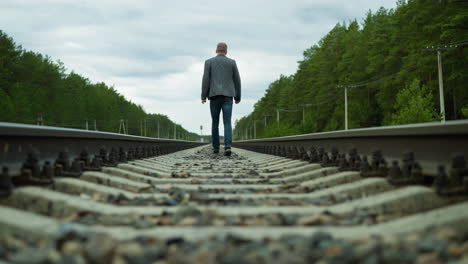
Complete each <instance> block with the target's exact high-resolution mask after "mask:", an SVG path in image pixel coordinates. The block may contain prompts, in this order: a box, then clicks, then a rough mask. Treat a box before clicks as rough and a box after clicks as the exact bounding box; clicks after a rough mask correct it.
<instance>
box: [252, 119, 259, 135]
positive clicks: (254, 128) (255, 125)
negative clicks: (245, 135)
mask: <svg viewBox="0 0 468 264" xmlns="http://www.w3.org/2000/svg"><path fill="white" fill-rule="evenodd" d="M253 122H254V127H253V130H254V131H253V132H254V133H253V134H254V139H257V122H260V120H254V121H253Z"/></svg>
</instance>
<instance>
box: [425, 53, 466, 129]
mask: <svg viewBox="0 0 468 264" xmlns="http://www.w3.org/2000/svg"><path fill="white" fill-rule="evenodd" d="M456 48H458V45H445V46H438V47H437V46H431V47H426V48H425V50H428V51H437V71H438V75H439V103H440V116H441V117H442V123H443V122H445V98H444V80H443V74H442V51H445V50H451V49H456Z"/></svg>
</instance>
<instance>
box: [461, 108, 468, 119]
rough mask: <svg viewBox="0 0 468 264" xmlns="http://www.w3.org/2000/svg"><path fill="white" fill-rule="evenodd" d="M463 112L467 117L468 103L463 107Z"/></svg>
mask: <svg viewBox="0 0 468 264" xmlns="http://www.w3.org/2000/svg"><path fill="white" fill-rule="evenodd" d="M461 111H462V114H463V116H464V117H465V118H468V105H467V106H465V107H463V108H462V110H461Z"/></svg>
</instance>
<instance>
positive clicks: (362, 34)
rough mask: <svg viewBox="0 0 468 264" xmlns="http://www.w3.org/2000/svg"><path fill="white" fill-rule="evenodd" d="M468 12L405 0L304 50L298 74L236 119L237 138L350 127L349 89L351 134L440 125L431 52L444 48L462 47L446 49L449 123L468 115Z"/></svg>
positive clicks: (429, 0)
mask: <svg viewBox="0 0 468 264" xmlns="http://www.w3.org/2000/svg"><path fill="white" fill-rule="evenodd" d="M467 8H468V2H466V1H455V0H454V1H450V0H441V1H434V0H409V1H407V2H406V1H404V0H400V1H398V2H397V7H396V8H395V9H385V8H380V9H379V10H378V11H377V12H375V13H373V12H371V11H369V12H368V14H367V16H366V17H365V19H364V21H363V22H362V23H358V22H357V21H356V20H355V21H351V22H349V23H348V24H337V25H336V26H335V27H334V28H333V29H332V30H331V31H330V32H329V33H328V34H327V35H326V36H325V37H323V38H322V39H321V40H320V41H319V43H318V44H317V45H314V46H312V47H310V48H309V49H307V50H306V51H304V59H303V60H302V61H300V62H299V65H298V69H297V71H296V73H295V74H293V75H291V76H280V77H279V79H278V80H276V81H274V82H273V83H271V84H270V85H269V87H268V89H267V90H266V93H265V95H264V96H263V98H261V99H260V100H259V101H258V102H257V103H256V104H255V106H254V111H253V112H252V113H251V114H250V115H248V116H245V117H243V118H241V119H240V120H238V121H237V123H236V126H235V130H234V136H235V138H237V139H244V138H253V137H254V136H255V134H256V137H257V138H261V137H273V136H285V135H293V134H303V133H312V132H321V131H331V130H340V129H344V128H345V96H344V92H345V89H344V88H343V87H348V88H347V89H346V90H347V95H348V127H349V128H361V127H373V126H382V125H394V124H403V123H416V122H427V121H436V120H440V119H441V117H442V116H441V115H440V114H439V112H440V108H439V85H438V70H437V68H438V67H437V51H435V50H433V49H427V46H431V47H432V46H435V47H440V45H441V44H457V47H454V46H452V47H448V48H447V49H445V47H444V49H443V50H442V51H441V53H442V56H441V58H442V65H443V80H444V89H445V92H444V95H445V116H446V119H447V120H451V119H461V118H463V116H465V117H468V89H467V84H468V72H467V71H468V60H467V58H468V56H467V55H468V54H467V49H466V47H467V46H466V45H467V44H468V34H467V33H468V32H467V30H468V27H467V25H468V15H467V12H466V10H468V9H467ZM278 117H279V118H278ZM278 120H279V122H278ZM265 124H266V125H265Z"/></svg>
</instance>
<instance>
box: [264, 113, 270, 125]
mask: <svg viewBox="0 0 468 264" xmlns="http://www.w3.org/2000/svg"><path fill="white" fill-rule="evenodd" d="M269 116H271V115H263V118H264V122H265V123H264V125H265V127H266V126H267V117H269Z"/></svg>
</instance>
